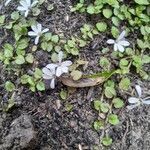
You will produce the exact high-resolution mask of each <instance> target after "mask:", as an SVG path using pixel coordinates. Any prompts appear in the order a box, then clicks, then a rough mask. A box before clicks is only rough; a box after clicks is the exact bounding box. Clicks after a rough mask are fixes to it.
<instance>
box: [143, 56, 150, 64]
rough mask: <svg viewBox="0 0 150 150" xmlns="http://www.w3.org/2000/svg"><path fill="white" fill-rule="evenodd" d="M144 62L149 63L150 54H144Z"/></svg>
mask: <svg viewBox="0 0 150 150" xmlns="http://www.w3.org/2000/svg"><path fill="white" fill-rule="evenodd" d="M142 63H143V64H148V63H150V56H148V55H143V58H142Z"/></svg>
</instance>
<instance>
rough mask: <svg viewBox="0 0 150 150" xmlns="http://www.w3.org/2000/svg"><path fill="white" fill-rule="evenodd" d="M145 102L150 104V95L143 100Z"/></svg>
mask: <svg viewBox="0 0 150 150" xmlns="http://www.w3.org/2000/svg"><path fill="white" fill-rule="evenodd" d="M142 102H143V104H147V105H150V97H146V98H144V99H143V100H142Z"/></svg>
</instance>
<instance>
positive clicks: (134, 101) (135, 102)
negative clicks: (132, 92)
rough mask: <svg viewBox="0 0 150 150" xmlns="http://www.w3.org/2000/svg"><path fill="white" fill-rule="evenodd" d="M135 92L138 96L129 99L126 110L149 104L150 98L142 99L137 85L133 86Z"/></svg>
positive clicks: (140, 90)
mask: <svg viewBox="0 0 150 150" xmlns="http://www.w3.org/2000/svg"><path fill="white" fill-rule="evenodd" d="M135 89H136V92H137V94H138V97H130V98H129V99H128V102H129V103H130V105H128V106H127V108H128V109H133V108H135V107H137V106H139V105H140V104H142V103H143V104H146V105H149V104H150V97H146V98H143V99H142V89H141V87H140V86H139V85H136V86H135Z"/></svg>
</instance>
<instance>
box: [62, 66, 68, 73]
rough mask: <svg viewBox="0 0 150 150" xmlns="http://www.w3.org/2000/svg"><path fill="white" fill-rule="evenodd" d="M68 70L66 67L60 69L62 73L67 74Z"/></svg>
mask: <svg viewBox="0 0 150 150" xmlns="http://www.w3.org/2000/svg"><path fill="white" fill-rule="evenodd" d="M68 70H69V68H68V67H62V68H61V71H62V72H63V73H68Z"/></svg>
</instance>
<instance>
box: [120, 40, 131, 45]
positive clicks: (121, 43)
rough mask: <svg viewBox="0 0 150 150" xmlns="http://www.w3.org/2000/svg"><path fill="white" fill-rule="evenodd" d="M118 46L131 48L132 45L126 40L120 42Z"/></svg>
mask: <svg viewBox="0 0 150 150" xmlns="http://www.w3.org/2000/svg"><path fill="white" fill-rule="evenodd" d="M118 44H120V45H122V46H129V45H130V43H129V42H128V41H125V40H123V41H119V42H118Z"/></svg>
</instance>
